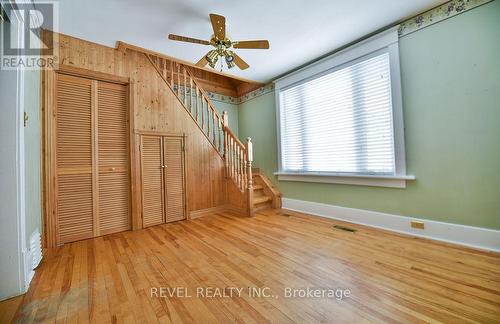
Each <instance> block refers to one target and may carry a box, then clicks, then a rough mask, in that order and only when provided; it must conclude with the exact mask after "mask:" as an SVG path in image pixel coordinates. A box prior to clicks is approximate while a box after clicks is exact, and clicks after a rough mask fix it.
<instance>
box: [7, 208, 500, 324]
mask: <svg viewBox="0 0 500 324" xmlns="http://www.w3.org/2000/svg"><path fill="white" fill-rule="evenodd" d="M335 224H338V225H343V226H348V227H351V228H354V229H357V231H356V232H355V233H352V232H346V231H343V230H339V229H335V228H333V225H335ZM161 287H163V288H164V289H163V293H164V294H168V292H169V291H170V292H171V293H176V295H177V296H176V297H174V298H170V297H163V298H162V297H156V295H155V293H156V294H158V295H159V294H160V293H161V291H160V290H159V288H161ZM167 287H169V288H171V290H169V291H167V289H166V288H167ZM175 287H185V288H186V289H187V291H185V290H182V289H179V290H177V291H174V290H173V288H175ZM209 287H211V288H214V290H213V291H211V292H212V293H216V292H217V291H216V290H215V288H221V289H223V291H222V292H221V294H222V293H224V294H225V296H218V297H214V298H210V296H208V295H207V294H208V293H209V292H210V291H207V290H206V288H209ZM248 287H255V288H266V287H267V289H262V290H260V292H261V293H264V294H266V295H267V294H270V295H272V296H267V297H265V296H261V297H256V296H250V294H249V292H248ZM286 287H289V288H294V289H307V288H311V289H316V291H318V293H319V294H327V295H328V294H329V293H331V292H332V291H330V290H329V289H332V290H335V291H334V292H335V293H337V296H340V295H339V294H340V293H342V297H343V298H342V299H341V300H337V299H336V298H334V297H333V298H328V296H327V297H316V298H315V297H312V298H311V297H309V298H308V297H302V298H301V297H295V298H286V296H285V293H287V291H286ZM151 288H153V296H152V290H151ZM224 288H225V289H224ZM232 288H234V289H232ZM236 288H243V290H242V292H241V296H238V294H237V291H236V290H235V289H236ZM155 289H156V290H155ZM197 289H203V292H204V296H197ZM337 289H342V290H337ZM347 290H348V291H347ZM198 292H199V291H198ZM296 292H297V293H298V291H296ZM348 292H349V293H350V296H347V295H349V294H348ZM186 293H187V294H189V295H191V297H184V296H183V294H186ZM231 293H233V296H230V294H231ZM339 299H340V298H339ZM16 318H17V321H20V322H59V321H60V322H63V321H68V322H88V321H92V322H99V323H105V322H137V323H146V322H165V323H169V322H173V323H180V322H185V323H193V322H197V323H215V322H219V323H234V322H245V323H246V322H249V323H251V322H254V323H255V322H258V323H261V322H273V323H292V322H296V323H314V322H357V323H358V322H447V323H450V322H453V323H456V322H482V323H492V322H500V255H499V254H495V253H489V252H482V251H477V250H472V249H467V248H463V247H458V246H453V245H447V244H442V243H437V242H433V241H429V240H425V239H419V238H413V237H408V236H403V235H398V234H393V233H389V232H385V231H381V230H377V229H371V228H368V227H364V226H359V225H353V224H348V223H343V222H339V221H334V220H328V219H324V218H319V217H312V216H306V215H304V214H299V213H294V212H288V211H280V210H266V211H261V212H259V213H257V215H256V217H254V218H240V217H236V216H233V215H231V214H229V213H220V214H215V215H211V216H206V217H203V218H199V219H196V220H192V221H185V222H177V223H171V224H166V225H159V226H155V227H151V228H147V229H144V230H140V231H135V232H124V233H119V234H112V235H109V236H105V237H99V238H95V239H89V240H85V241H80V242H76V243H71V244H66V245H64V246H63V247H61V248H59V249H52V250H50V251H47V252H46V254H45V258H44V261H43V263H42V265H41V266H40V268H39V270H38V271H37V272H36V275H35V278H34V280H33V282H32V284H31V287H30V289H29V291H28V293H27V294H26V295H25V297H24V299H23V302H22V304H21V306H20V307H19V309H18V311H17V315H16Z"/></svg>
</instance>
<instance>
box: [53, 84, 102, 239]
mask: <svg viewBox="0 0 500 324" xmlns="http://www.w3.org/2000/svg"><path fill="white" fill-rule="evenodd" d="M92 101H93V96H92V81H91V80H88V79H84V78H78V77H73V76H67V75H58V76H57V79H56V96H55V149H56V152H55V158H56V166H55V167H56V170H55V171H56V172H55V173H56V191H57V193H56V222H57V233H58V240H57V241H58V242H59V243H67V242H72V241H77V240H81V239H86V238H91V237H93V235H94V220H93V199H92V153H93V152H92V117H93V116H92V107H93V106H92Z"/></svg>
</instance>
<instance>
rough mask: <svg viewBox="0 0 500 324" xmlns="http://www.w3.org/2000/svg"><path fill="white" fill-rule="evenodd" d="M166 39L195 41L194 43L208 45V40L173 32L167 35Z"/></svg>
mask: <svg viewBox="0 0 500 324" xmlns="http://www.w3.org/2000/svg"><path fill="white" fill-rule="evenodd" d="M168 39H171V40H175V41H180V42H188V43H195V44H201V45H210V42H209V41H206V40H201V39H197V38H191V37H185V36H179V35H174V34H170V35H168Z"/></svg>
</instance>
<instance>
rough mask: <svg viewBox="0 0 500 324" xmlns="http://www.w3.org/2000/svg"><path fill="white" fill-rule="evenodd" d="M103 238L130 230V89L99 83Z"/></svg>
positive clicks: (98, 124) (100, 218) (99, 163)
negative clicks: (106, 235) (128, 98)
mask: <svg viewBox="0 0 500 324" xmlns="http://www.w3.org/2000/svg"><path fill="white" fill-rule="evenodd" d="M97 92H98V94H97V130H96V132H97V139H98V140H97V142H98V151H99V153H98V170H99V176H98V179H99V180H98V183H99V189H98V190H99V209H98V217H97V218H98V222H99V229H100V234H101V235H105V234H110V233H116V232H121V231H126V230H128V229H130V223H131V221H130V204H129V201H130V199H129V195H130V193H129V187H130V186H129V172H128V169H129V162H128V161H129V154H128V152H129V150H128V140H129V138H128V101H127V96H128V92H127V87H126V86H124V85H121V84H113V83H108V82H102V81H100V82H99V83H98V87H97Z"/></svg>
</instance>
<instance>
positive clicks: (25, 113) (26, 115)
mask: <svg viewBox="0 0 500 324" xmlns="http://www.w3.org/2000/svg"><path fill="white" fill-rule="evenodd" d="M27 125H28V113H27V112H24V127H26V126H27Z"/></svg>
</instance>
